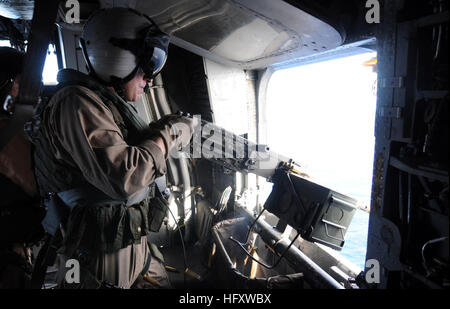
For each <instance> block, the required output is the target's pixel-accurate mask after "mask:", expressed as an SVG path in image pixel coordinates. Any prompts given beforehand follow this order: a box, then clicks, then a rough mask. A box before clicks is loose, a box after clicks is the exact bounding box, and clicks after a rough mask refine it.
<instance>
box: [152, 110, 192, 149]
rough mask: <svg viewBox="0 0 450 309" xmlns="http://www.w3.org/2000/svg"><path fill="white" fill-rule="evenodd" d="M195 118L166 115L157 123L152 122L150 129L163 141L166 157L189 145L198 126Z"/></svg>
mask: <svg viewBox="0 0 450 309" xmlns="http://www.w3.org/2000/svg"><path fill="white" fill-rule="evenodd" d="M197 124H198V123H197V121H196V119H195V118H190V117H185V116H181V115H166V116H164V117H162V118H161V119H159V120H158V121H156V122H152V123H151V124H150V125H149V127H150V130H151V132H153V134H156V135H155V136H159V137H161V138H162V139H163V141H164V144H165V146H166V157H167V155H168V153H169V152H170V151H171V150H173V149H174V148H175V149H177V150H179V149H180V148H182V147H185V146H187V145H188V144H189V142H190V140H191V138H192V135H193V133H194V129H195V127H196V126H197Z"/></svg>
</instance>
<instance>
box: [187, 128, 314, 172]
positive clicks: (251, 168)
mask: <svg viewBox="0 0 450 309" xmlns="http://www.w3.org/2000/svg"><path fill="white" fill-rule="evenodd" d="M188 151H189V155H190V157H193V158H203V159H207V160H210V161H213V162H215V163H217V164H219V165H222V166H223V167H225V168H227V169H230V170H233V171H237V172H241V173H253V174H256V175H258V176H261V177H264V178H267V179H271V177H272V176H273V175H274V174H275V171H276V169H277V168H280V167H281V166H284V167H286V168H289V169H290V170H291V171H292V172H293V173H297V174H298V175H299V176H305V175H306V174H304V173H302V172H301V171H300V165H298V164H297V163H295V162H294V161H293V160H292V159H289V158H287V157H285V156H283V155H280V154H278V153H276V152H274V151H271V150H270V149H269V147H268V146H267V145H261V144H257V143H254V142H252V141H250V140H248V139H247V138H245V137H243V136H239V135H237V134H234V133H232V132H230V131H228V130H225V129H224V128H222V127H219V126H217V125H215V124H213V123H211V122H208V121H205V120H201V121H200V125H199V126H197V128H196V130H195V132H194V136H193V138H192V142H191V143H190V147H189V149H188Z"/></svg>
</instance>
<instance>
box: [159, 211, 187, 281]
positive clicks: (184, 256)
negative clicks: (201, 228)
mask: <svg viewBox="0 0 450 309" xmlns="http://www.w3.org/2000/svg"><path fill="white" fill-rule="evenodd" d="M164 205H166V207H167V209H168V210H169V212H170V214H171V215H172V218H173V220H174V222H175V223H176V224H177V230H178V234H179V235H180V239H181V246H182V247H183V262H184V271H183V285H184V287H185V288H186V270H187V262H186V248H185V247H184V239H183V234H181V227H180V225H179V223H178V221H177V219H176V218H175V216H174V214H173V212H172V210H170V207H169V204H166V203H164Z"/></svg>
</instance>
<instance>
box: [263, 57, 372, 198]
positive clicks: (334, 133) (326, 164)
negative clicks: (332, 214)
mask: <svg viewBox="0 0 450 309" xmlns="http://www.w3.org/2000/svg"><path fill="white" fill-rule="evenodd" d="M374 57H376V53H364V54H359V55H356V56H350V57H346V58H341V59H336V60H331V61H326V62H321V63H316V64H310V65H305V66H299V67H294V68H289V69H284V70H280V71H276V72H275V73H274V74H273V76H272V78H271V80H270V82H269V86H268V92H267V110H266V117H267V123H268V130H267V132H268V136H267V137H268V145H269V146H270V148H271V149H272V150H274V151H276V152H278V153H280V154H283V155H286V156H288V157H290V158H292V159H294V161H296V162H298V163H300V165H301V166H302V167H303V169H304V170H305V171H306V172H307V173H308V174H309V175H310V176H311V177H312V180H314V181H315V182H317V183H319V184H321V185H324V186H326V187H329V188H331V189H334V190H335V191H338V192H340V193H343V194H346V195H349V196H351V197H354V198H356V199H358V200H359V201H360V203H362V204H368V203H369V201H370V193H371V184H372V168H373V153H374V145H375V144H374V142H375V137H374V123H375V108H376V94H375V91H374V88H373V87H374V85H375V82H376V78H377V75H376V73H374V72H373V71H372V68H371V67H367V66H364V65H363V63H364V62H365V61H367V60H370V59H372V58H374Z"/></svg>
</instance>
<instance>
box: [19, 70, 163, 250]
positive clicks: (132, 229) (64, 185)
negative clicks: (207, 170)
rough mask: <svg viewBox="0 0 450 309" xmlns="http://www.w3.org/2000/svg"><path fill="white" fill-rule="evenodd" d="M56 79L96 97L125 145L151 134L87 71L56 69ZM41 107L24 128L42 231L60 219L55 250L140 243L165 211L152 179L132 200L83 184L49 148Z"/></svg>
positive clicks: (115, 247)
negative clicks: (60, 239)
mask: <svg viewBox="0 0 450 309" xmlns="http://www.w3.org/2000/svg"><path fill="white" fill-rule="evenodd" d="M58 80H59V82H60V84H59V88H62V87H65V86H71V85H78V86H84V87H86V88H88V89H90V90H91V91H93V92H94V93H95V94H96V95H97V96H99V97H100V99H101V100H102V101H103V103H104V104H105V105H106V106H107V107H108V108H109V110H110V111H111V113H112V115H113V117H114V121H115V122H116V124H117V125H118V127H119V128H120V130H121V132H122V134H123V137H124V139H125V141H126V142H127V143H128V144H129V145H136V144H138V143H139V141H141V140H142V139H143V138H149V136H151V135H152V132H150V131H149V126H148V125H147V124H145V123H144V122H143V121H142V120H141V119H140V118H139V116H138V115H137V113H136V111H135V110H134V109H133V108H132V107H131V106H130V104H129V103H127V102H125V101H124V100H123V99H122V98H121V97H119V96H118V95H117V94H115V93H114V92H112V91H110V90H109V89H107V88H106V87H104V86H103V85H101V84H99V83H98V82H96V81H95V80H94V79H93V78H91V77H89V76H88V75H86V74H83V73H81V72H78V71H75V70H71V69H65V70H62V71H60V72H59V74H58ZM44 110H45V105H44V104H43V105H42V106H40V107H39V108H38V109H37V111H36V115H35V117H34V118H33V120H32V122H31V124H29V125H28V129H27V132H28V135H29V138H30V140H31V141H32V143H33V144H34V146H35V147H34V148H35V150H34V162H35V173H36V179H37V183H38V186H39V190H40V194H41V196H42V197H44V203H45V205H46V207H47V208H48V213H47V217H46V219H48V218H50V219H49V220H47V221H48V222H50V223H48V222H47V223H48V224H47V230H48V231H49V233H50V234H53V233H55V232H56V229H57V228H58V226H59V223H60V222H61V224H62V226H63V227H64V234H65V237H64V243H63V248H61V249H60V250H59V252H61V253H63V254H65V255H66V256H68V257H72V256H73V255H74V254H75V252H76V251H77V252H79V251H82V252H88V253H89V254H96V253H99V252H114V251H117V250H119V249H121V248H125V247H127V246H128V245H130V244H132V243H140V241H141V237H142V236H145V235H147V234H148V233H149V232H150V231H153V232H156V231H158V230H159V228H160V226H161V224H162V221H163V219H164V217H165V214H166V207H167V201H166V199H165V198H164V197H163V196H162V194H161V193H160V190H157V189H155V184H154V183H153V184H152V185H150V186H149V189H148V191H146V192H144V194H141V197H140V198H138V200H135V201H119V200H114V199H112V198H110V197H108V196H107V195H105V194H104V193H103V192H101V191H100V190H98V189H96V188H95V187H93V186H91V185H89V184H88V183H87V182H86V180H85V179H84V178H83V176H82V175H81V172H80V171H79V170H78V169H77V168H76V167H74V166H70V165H69V164H64V163H63V162H61V161H59V160H57V159H56V158H55V156H54V154H53V153H51V152H50V151H49V149H51V147H50V145H49V142H48V139H47V132H45V129H44V128H43V127H42V126H40V117H41V116H42V113H43V111H44ZM73 201H75V202H73ZM52 216H53V221H52ZM55 218H57V219H56V220H54V219H55ZM46 219H44V223H45V221H46ZM52 222H53V223H52ZM52 224H53V226H52ZM44 225H45V224H44Z"/></svg>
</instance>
